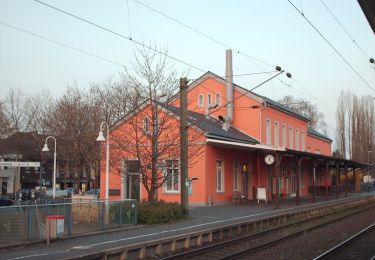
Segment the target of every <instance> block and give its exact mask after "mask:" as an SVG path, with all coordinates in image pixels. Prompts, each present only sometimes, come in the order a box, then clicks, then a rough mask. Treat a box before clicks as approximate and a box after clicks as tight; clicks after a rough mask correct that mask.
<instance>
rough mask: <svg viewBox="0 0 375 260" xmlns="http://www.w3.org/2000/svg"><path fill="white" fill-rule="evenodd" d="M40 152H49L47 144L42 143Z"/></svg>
mask: <svg viewBox="0 0 375 260" xmlns="http://www.w3.org/2000/svg"><path fill="white" fill-rule="evenodd" d="M42 152H49V149H48V145H47V143H44V147H43V149H42Z"/></svg>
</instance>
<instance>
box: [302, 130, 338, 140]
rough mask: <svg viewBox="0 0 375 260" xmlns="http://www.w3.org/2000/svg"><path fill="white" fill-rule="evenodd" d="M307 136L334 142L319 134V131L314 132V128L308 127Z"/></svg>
mask: <svg viewBox="0 0 375 260" xmlns="http://www.w3.org/2000/svg"><path fill="white" fill-rule="evenodd" d="M307 134H309V135H312V136H315V137H318V138H320V139H324V140H326V141H329V142H332V139H330V138H328V137H327V136H325V135H323V134H321V133H319V132H318V131H316V130H314V129H313V128H311V127H308V128H307Z"/></svg>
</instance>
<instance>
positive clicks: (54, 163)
mask: <svg viewBox="0 0 375 260" xmlns="http://www.w3.org/2000/svg"><path fill="white" fill-rule="evenodd" d="M50 138H51V139H53V140H54V141H55V151H54V153H53V178H52V198H55V197H56V155H57V152H56V138H55V137H53V136H52V135H50V136H48V137H47V138H46V141H45V142H44V147H43V149H42V152H49V149H48V145H47V141H48V139H50Z"/></svg>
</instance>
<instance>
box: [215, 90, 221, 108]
mask: <svg viewBox="0 0 375 260" xmlns="http://www.w3.org/2000/svg"><path fill="white" fill-rule="evenodd" d="M216 104H217V105H218V106H220V105H221V94H220V93H216Z"/></svg>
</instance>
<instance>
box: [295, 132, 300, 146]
mask: <svg viewBox="0 0 375 260" xmlns="http://www.w3.org/2000/svg"><path fill="white" fill-rule="evenodd" d="M295 144H296V150H298V151H299V150H300V147H299V129H296V142H295Z"/></svg>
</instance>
